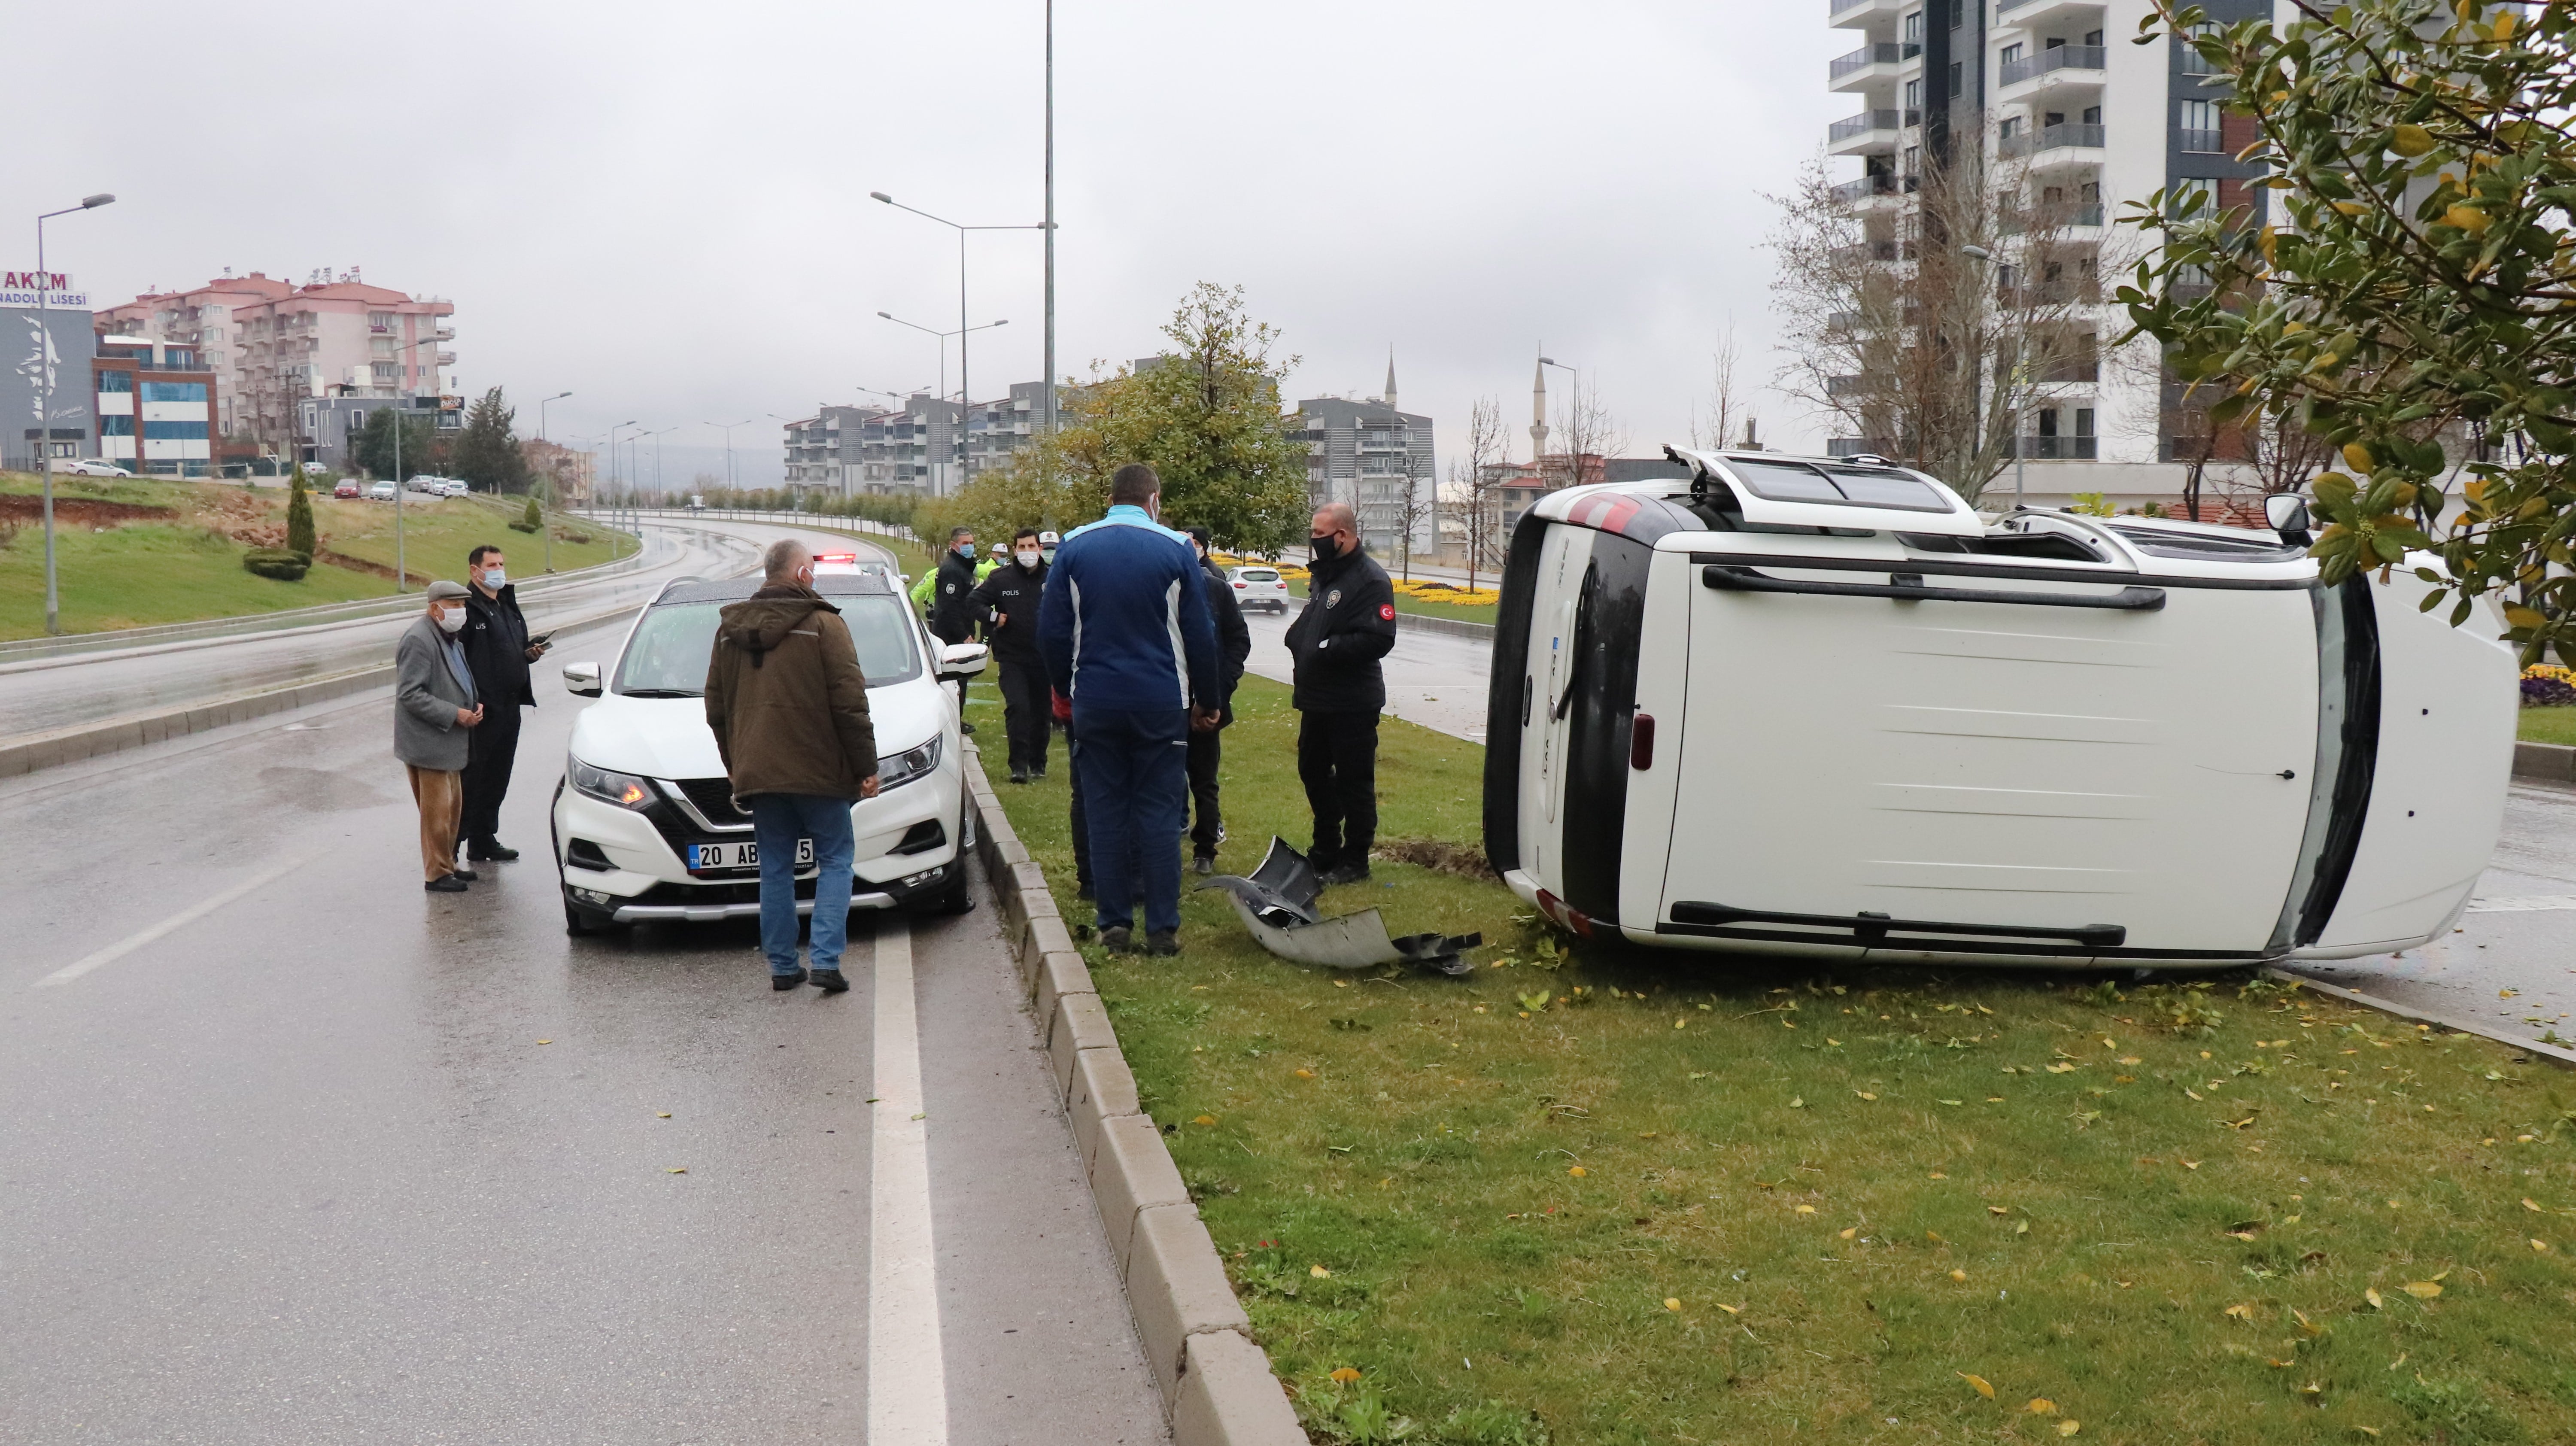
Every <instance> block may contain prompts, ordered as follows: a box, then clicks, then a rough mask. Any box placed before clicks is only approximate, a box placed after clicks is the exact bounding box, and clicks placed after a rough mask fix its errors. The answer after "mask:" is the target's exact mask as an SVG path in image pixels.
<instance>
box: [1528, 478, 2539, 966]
mask: <svg viewBox="0 0 2576 1446" xmlns="http://www.w3.org/2000/svg"><path fill="white" fill-rule="evenodd" d="M1669 455H1670V456H1672V458H1673V459H1674V461H1675V462H1677V463H1679V464H1681V465H1682V466H1685V467H1687V468H1688V469H1689V473H1690V475H1689V476H1688V477H1687V478H1685V477H1682V476H1679V475H1676V476H1674V477H1672V478H1670V479H1662V480H1656V481H1652V482H1644V483H1619V484H1611V485H1606V486H1593V487H1577V488H1570V489H1567V490H1566V491H1563V492H1558V493H1555V494H1552V495H1550V496H1548V497H1547V498H1546V499H1544V500H1543V501H1542V502H1540V503H1539V504H1538V505H1537V506H1535V507H1533V508H1532V509H1531V510H1530V511H1529V512H1528V513H1527V514H1525V515H1524V516H1523V517H1522V519H1521V521H1520V523H1519V525H1518V527H1517V528H1516V530H1515V531H1514V533H1513V536H1512V540H1511V553H1510V561H1509V564H1508V566H1507V568H1506V571H1505V573H1504V579H1503V598H1502V605H1501V607H1500V609H1499V616H1498V619H1497V630H1496V639H1495V645H1494V663H1493V684H1492V693H1491V696H1490V699H1489V703H1488V714H1489V716H1488V722H1487V753H1486V760H1485V765H1486V766H1485V799H1484V822H1485V843H1486V850H1487V853H1488V855H1489V857H1490V859H1491V861H1492V863H1493V865H1494V867H1495V869H1496V870H1497V871H1498V872H1500V873H1501V874H1502V876H1503V878H1504V879H1505V881H1506V882H1508V883H1509V884H1510V885H1511V887H1512V889H1513V890H1514V891H1515V892H1516V893H1518V894H1519V895H1520V896H1521V897H1522V898H1524V899H1528V900H1530V901H1531V902H1533V903H1535V904H1537V905H1538V906H1539V907H1540V908H1541V909H1543V910H1545V911H1546V912H1547V913H1548V914H1549V915H1550V916H1551V917H1553V918H1555V919H1556V920H1558V921H1559V922H1560V923H1563V924H1565V925H1566V926H1568V927H1569V928H1572V929H1574V930H1576V931H1577V932H1578V933H1584V934H1593V933H1601V932H1607V931H1616V932H1617V933H1619V934H1623V935H1625V936H1626V937H1627V938H1629V939H1632V940H1634V941H1636V942H1638V943H1642V944H1654V945H1670V946H1676V947H1683V948H1702V949H1721V950H1736V951H1746V952H1766V953H1793V954H1807V955H1813V956H1819V957H1827V958H1839V959H1862V958H1866V959H1868V960H1871V961H1878V962H1923V963H1935V962H1959V963H1980V964H2028V965H2039V966H2050V967H2061V968H2063V967H2078V968H2082V967H2097V966H2117V967H2122V968H2159V969H2212V968H2227V967H2234V966H2239V965H2245V964H2252V963H2257V962H2262V961H2274V960H2281V959H2285V958H2291V957H2307V958H2339V957H2348V956H2352V955H2359V954H2372V953H2380V952H2384V951H2388V950H2393V949H2403V948H2407V947H2409V946H2411V945H2415V944H2420V943H2422V942H2424V941H2426V940H2428V939H2430V938H2432V937H2434V936H2436V935H2438V934H2440V933H2442V932H2444V931H2446V930H2447V929H2449V927H2450V926H2451V922H2452V920H2453V919H2454V918H2456V917H2457V916H2458V914H2459V912H2460V909H2461V907H2462V906H2463V905H2464V904H2465V903H2466V902H2467V900H2468V897H2469V893H2470V891H2471V889H2472V888H2473V887H2474V886H2475V884H2476V882H2477V878H2478V875H2479V872H2480V871H2481V870H2482V869H2484V868H2485V866H2486V862H2487V856H2488V854H2489V852H2490V850H2491V849H2492V848H2493V847H2494V844H2495V839H2496V833H2497V830H2498V827H2499V826H2500V823H2501V820H2502V816H2503V808H2504V796H2505V788H2506V780H2507V777H2508V775H2509V773H2510V770H2511V760H2512V750H2513V737H2514V726H2515V711H2516V708H2517V706H2518V695H2517V690H2516V686H2515V665H2514V656H2513V653H2512V651H2511V649H2510V648H2509V647H2508V646H2507V645H2505V644H2502V643H2500V642H2497V641H2495V638H2496V636H2497V634H2498V633H2500V632H2501V631H2502V626H2501V623H2500V621H2499V620H2498V619H2496V618H2495V617H2494V616H2493V614H2492V612H2491V610H2488V609H2485V608H2483V607H2482V608H2481V610H2480V612H2479V614H2478V615H2477V616H2476V617H2474V618H2472V619H2471V620H2470V622H2469V623H2468V624H2467V625H2465V626H2463V627H2459V628H2452V627H2450V626H2448V625H2447V617H2448V609H2447V608H2446V609H2442V610H2440V611H2437V612H2435V613H2432V614H2425V613H2422V612H2419V611H2418V604H2419V603H2420V602H2421V601H2422V598H2423V595H2424V593H2425V592H2426V591H2427V586H2426V584H2424V583H2423V582H2421V581H2420V580H2418V579H2416V578H2414V577H2412V576H2411V575H2410V574H2409V573H2408V572H2407V571H2405V570H2404V569H2399V570H2396V571H2395V572H2394V573H2393V574H2392V575H2391V577H2390V578H2388V579H2387V580H2382V579H2381V578H2380V577H2379V576H2378V575H2377V574H2372V575H2369V576H2365V577H2360V578H2355V579H2353V580H2352V581H2349V582H2346V583H2344V584H2342V585H2340V586H2338V587H2333V588H2328V587H2326V586H2324V585H2323V584H2322V583H2321V582H2320V581H2319V580H2318V576H2317V568H2316V564H2315V563H2314V562H2313V561H2311V560H2310V559H2309V558H2308V556H2307V555H2306V548H2305V547H2304V546H2303V545H2302V543H2303V540H2304V534H2301V533H2297V532H2287V533H2283V534H2275V533H2272V532H2256V531H2248V530H2244V529H2239V528H2225V527H2213V526H2200V525H2193V524H2189V523H2182V522H2173V521H2164V520H2157V519H2148V518H2136V517H2117V518H2095V517H2085V516H2075V515H2070V514H2066V513H2060V512H2053V511H2020V512H2015V513H2012V514H2010V515H2007V516H2003V517H2000V518H1996V517H1990V516H1981V515H1980V514H1978V513H1977V512H1975V511H1974V510H1972V509H1971V508H1969V507H1968V506H1967V505H1966V504H1965V503H1963V502H1962V501H1961V500H1960V499H1959V497H1958V495H1957V494H1956V493H1954V492H1952V491H1951V490H1950V489H1949V488H1947V487H1945V486H1943V485H1942V484H1941V483H1939V482H1937V481H1935V480H1933V479H1932V478H1930V477H1928V476H1925V475H1923V474H1922V473H1920V472H1914V471H1909V470H1906V469H1904V468H1900V467H1895V466H1890V465H1878V464H1876V463H1875V462H1874V460H1873V461H1861V460H1852V459H1830V458H1799V457H1790V456H1785V455H1782V454H1779V453H1770V452H1681V451H1674V452H1671V453H1670V454H1669Z"/></svg>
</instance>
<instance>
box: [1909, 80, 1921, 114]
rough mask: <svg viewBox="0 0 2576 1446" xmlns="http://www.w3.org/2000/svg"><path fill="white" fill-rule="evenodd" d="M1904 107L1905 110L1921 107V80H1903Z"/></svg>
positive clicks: (1919, 108)
mask: <svg viewBox="0 0 2576 1446" xmlns="http://www.w3.org/2000/svg"><path fill="white" fill-rule="evenodd" d="M1905 108H1906V109H1907V110H1921V109H1922V108H1923V82H1921V81H1919V80H1909V81H1907V82H1905Z"/></svg>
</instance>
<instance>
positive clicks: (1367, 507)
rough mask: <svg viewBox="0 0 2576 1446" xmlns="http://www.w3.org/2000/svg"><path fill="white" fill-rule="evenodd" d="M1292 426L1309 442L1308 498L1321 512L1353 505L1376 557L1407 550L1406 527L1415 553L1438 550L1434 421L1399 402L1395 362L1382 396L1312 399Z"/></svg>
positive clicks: (1388, 368) (1300, 406)
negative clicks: (1340, 504)
mask: <svg viewBox="0 0 2576 1446" xmlns="http://www.w3.org/2000/svg"><path fill="white" fill-rule="evenodd" d="M1289 427H1290V430H1291V435H1302V436H1303V438H1304V440H1305V443H1306V495H1307V497H1308V499H1309V500H1310V501H1312V502H1313V504H1314V505H1315V506H1317V507H1321V506H1323V505H1324V504H1325V503H1327V502H1347V503H1349V504H1351V510H1352V511H1353V512H1355V513H1357V514H1358V515H1359V524H1360V541H1361V542H1362V543H1363V544H1365V545H1366V546H1367V547H1368V550H1369V551H1370V552H1372V553H1375V554H1376V555H1377V556H1379V557H1380V558H1389V557H1393V556H1395V555H1396V554H1397V553H1398V551H1400V550H1401V549H1402V548H1403V547H1405V546H1406V545H1407V543H1406V532H1407V523H1408V522H1410V524H1411V529H1410V530H1411V533H1412V537H1411V541H1410V546H1411V547H1412V548H1413V550H1415V551H1417V552H1421V553H1426V554H1427V553H1429V552H1431V551H1432V550H1433V549H1434V548H1435V547H1436V546H1437V545H1438V543H1437V539H1436V537H1435V535H1434V532H1433V524H1432V517H1431V513H1432V510H1433V509H1432V507H1431V505H1430V504H1431V503H1432V501H1433V499H1435V498H1436V497H1437V496H1438V495H1439V487H1438V478H1439V475H1440V474H1439V468H1438V465H1437V457H1436V452H1435V449H1434V447H1433V445H1432V422H1431V419H1430V418H1429V417H1426V416H1423V415H1421V414H1420V413H1418V412H1407V411H1404V410H1402V409H1401V408H1399V407H1398V406H1397V405H1396V390H1395V363H1394V362H1393V361H1392V360H1390V361H1389V362H1388V363H1387V365H1386V391H1385V393H1384V394H1383V395H1381V396H1375V397H1361V398H1351V397H1311V398H1308V399H1307V400H1305V401H1302V402H1299V403H1298V404H1297V411H1296V413H1295V415H1294V416H1292V417H1291V418H1290V419H1289ZM1408 510H1409V511H1411V513H1412V514H1413V515H1412V516H1411V517H1409V518H1408V516H1407V515H1406V514H1407V512H1408Z"/></svg>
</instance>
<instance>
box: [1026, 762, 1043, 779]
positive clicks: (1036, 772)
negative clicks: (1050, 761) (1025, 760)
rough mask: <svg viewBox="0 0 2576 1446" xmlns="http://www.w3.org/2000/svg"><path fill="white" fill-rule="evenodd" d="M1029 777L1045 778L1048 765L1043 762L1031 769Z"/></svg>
mask: <svg viewBox="0 0 2576 1446" xmlns="http://www.w3.org/2000/svg"><path fill="white" fill-rule="evenodd" d="M1029 777H1031V778H1044V777H1046V765H1045V764H1043V763H1041V764H1039V765H1038V766H1037V767H1035V768H1032V769H1030V770H1029Z"/></svg>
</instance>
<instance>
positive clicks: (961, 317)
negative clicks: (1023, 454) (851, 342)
mask: <svg viewBox="0 0 2576 1446" xmlns="http://www.w3.org/2000/svg"><path fill="white" fill-rule="evenodd" d="M1049 25H1050V29H1049V31H1048V34H1049V36H1050V39H1049V42H1048V43H1049V45H1050V46H1052V45H1053V43H1054V42H1053V40H1052V36H1053V34H1054V31H1053V29H1052V25H1053V21H1052V18H1050V21H1049ZM1048 74H1049V76H1050V82H1049V84H1050V86H1052V83H1053V82H1052V76H1053V74H1054V72H1053V70H1052V69H1050V70H1049V72H1048ZM1050 93H1052V92H1050ZM1050 114H1052V112H1050ZM1050 128H1052V121H1050ZM1049 154H1050V155H1052V154H1053V149H1052V147H1050V149H1049ZM1051 190H1052V188H1050V191H1051ZM868 196H869V198H870V199H871V200H877V201H883V202H884V203H886V204H887V205H889V206H892V207H894V208H895V209H896V210H898V211H910V212H911V213H912V214H914V215H916V216H919V217H921V218H922V219H923V220H925V221H936V222H938V223H939V224H940V225H942V226H946V227H948V228H950V229H952V230H954V231H955V232H956V233H957V422H958V437H957V475H958V478H959V480H960V482H961V483H962V482H963V480H964V478H965V475H966V464H967V462H968V460H969V458H968V457H967V455H966V409H967V408H968V407H970V406H972V405H974V395H975V392H974V387H973V386H972V385H971V384H970V383H969V382H968V381H967V379H966V333H968V332H970V331H981V330H983V328H981V327H974V326H968V325H967V324H966V233H967V232H969V231H1043V232H1045V233H1046V234H1047V236H1048V238H1049V239H1050V240H1052V239H1053V238H1054V236H1055V229H1054V228H1055V222H1054V221H1053V220H1051V219H1050V220H1047V221H1042V222H1040V223H1038V224H1037V225H1035V226H968V225H964V224H961V223H959V222H956V221H951V220H949V219H948V218H947V217H945V216H933V215H931V214H930V213H929V212H928V211H924V210H922V209H921V208H919V207H917V206H907V205H905V204H904V203H902V202H901V201H898V200H896V199H895V198H894V197H892V196H889V195H887V194H886V193H885V192H883V191H870V192H868ZM1053 254H1054V252H1053V251H1052V249H1050V251H1049V252H1048V255H1049V256H1050V257H1052V256H1053ZM1052 274H1053V273H1052V272H1050V273H1049V275H1052ZM1053 294H1054V292H1053V290H1052V288H1050V290H1049V292H1048V295H1049V296H1053ZM879 315H883V313H879ZM1047 317H1048V326H1049V327H1050V328H1052V327H1053V325H1054V317H1055V312H1054V309H1053V308H1052V306H1050V307H1049V309H1048V312H1047ZM994 325H996V326H999V325H1001V323H999V322H995V323H994ZM1050 334H1052V332H1050ZM1048 364H1049V365H1053V364H1054V363H1053V361H1052V359H1050V361H1049V363H1048ZM1048 385H1049V386H1050V387H1052V386H1053V385H1054V382H1053V380H1052V379H1050V380H1049V382H1048Z"/></svg>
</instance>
